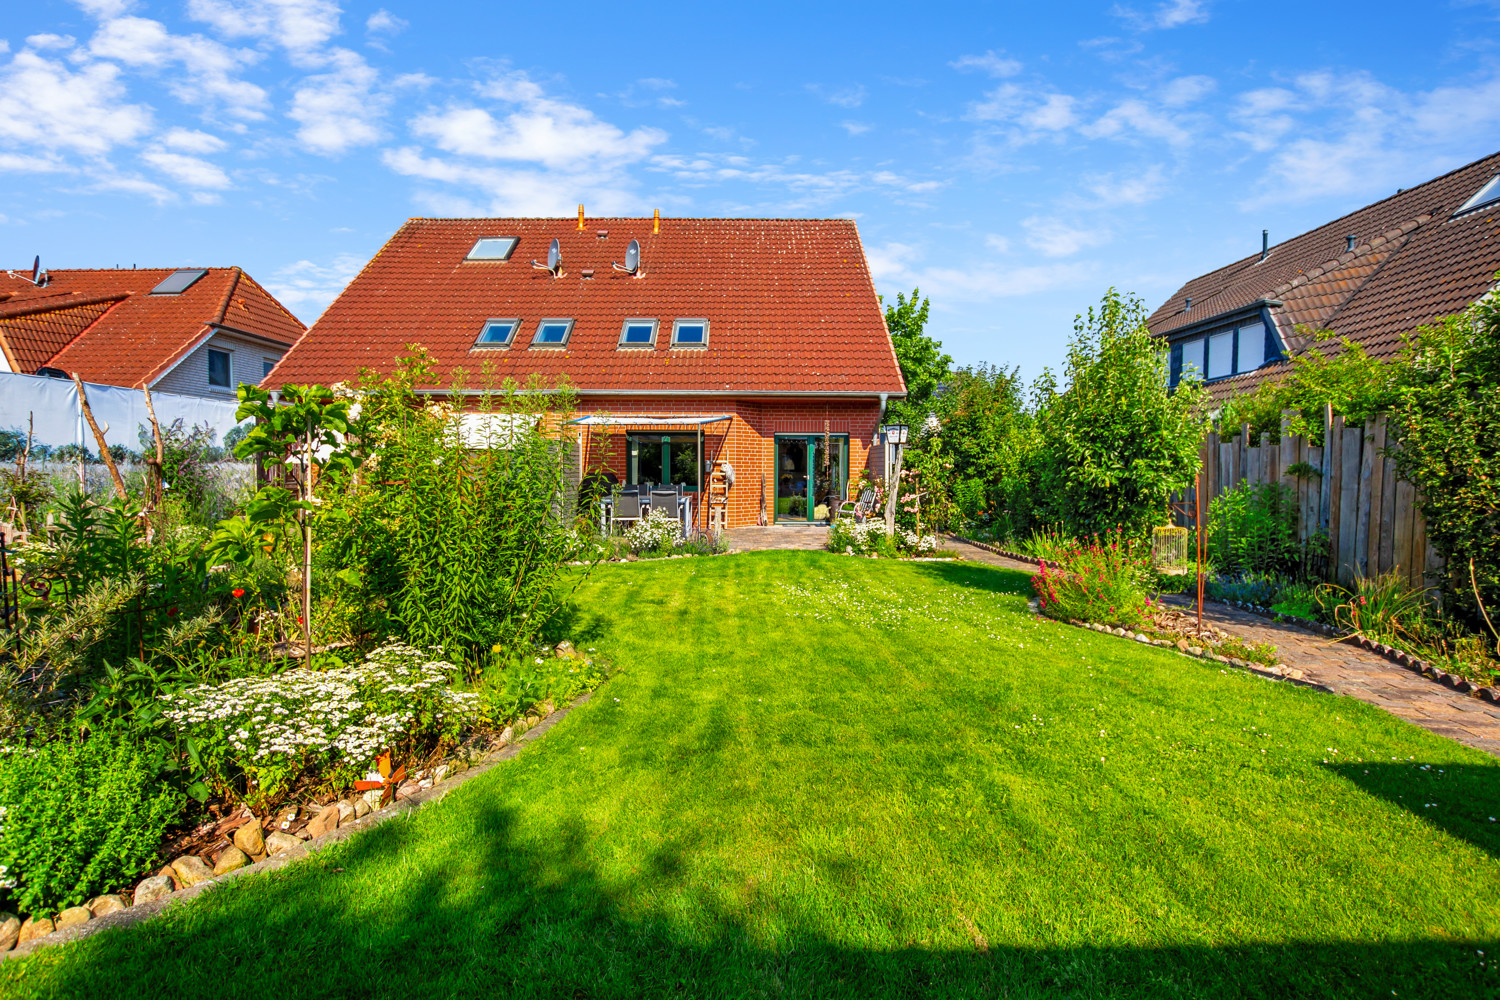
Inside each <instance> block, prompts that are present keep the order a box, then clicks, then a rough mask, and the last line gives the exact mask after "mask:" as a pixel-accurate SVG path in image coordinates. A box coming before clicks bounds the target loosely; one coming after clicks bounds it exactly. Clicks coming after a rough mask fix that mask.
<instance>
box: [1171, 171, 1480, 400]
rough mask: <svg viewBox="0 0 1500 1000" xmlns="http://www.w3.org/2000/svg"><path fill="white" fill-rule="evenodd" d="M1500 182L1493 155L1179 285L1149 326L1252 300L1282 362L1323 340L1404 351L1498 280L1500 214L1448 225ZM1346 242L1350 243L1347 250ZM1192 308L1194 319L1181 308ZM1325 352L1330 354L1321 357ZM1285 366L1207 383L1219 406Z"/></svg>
mask: <svg viewBox="0 0 1500 1000" xmlns="http://www.w3.org/2000/svg"><path fill="white" fill-rule="evenodd" d="M1497 174H1500V153H1495V154H1493V155H1491V156H1487V157H1485V158H1484V159H1481V160H1476V161H1475V162H1473V163H1470V164H1469V165H1467V166H1464V167H1460V168H1459V169H1457V170H1454V171H1452V172H1451V173H1447V174H1444V175H1443V176H1441V177H1438V178H1435V179H1434V180H1431V181H1428V182H1426V183H1425V184H1421V185H1418V186H1417V187H1414V188H1408V189H1407V190H1405V191H1401V192H1398V193H1397V194H1395V195H1392V196H1391V197H1389V198H1386V199H1383V200H1381V201H1378V202H1376V203H1375V204H1373V205H1368V206H1366V207H1364V208H1361V209H1359V210H1358V211H1356V212H1351V213H1350V214H1348V215H1346V216H1344V217H1342V218H1340V219H1336V220H1334V221H1333V222H1330V223H1328V224H1326V225H1323V226H1319V227H1318V228H1317V229H1313V230H1311V231H1309V232H1306V233H1303V234H1301V235H1300V236H1295V237H1293V238H1292V239H1290V240H1287V241H1286V242H1284V243H1279V244H1277V245H1276V246H1274V247H1272V248H1271V253H1270V256H1269V257H1267V258H1266V259H1265V260H1264V261H1262V260H1260V255H1259V254H1255V255H1252V256H1250V257H1246V258H1244V259H1242V260H1238V261H1235V262H1234V263H1233V264H1230V265H1228V266H1227V267H1222V268H1220V269H1219V270H1217V271H1211V272H1209V273H1208V274H1205V275H1202V276H1201V277H1197V278H1194V279H1193V280H1192V281H1189V282H1188V283H1187V284H1185V285H1183V286H1182V287H1181V288H1180V289H1178V290H1177V292H1176V293H1174V294H1173V295H1172V297H1171V298H1169V299H1168V300H1167V301H1166V303H1165V304H1164V305H1162V306H1161V308H1159V309H1157V310H1156V312H1154V313H1153V314H1152V315H1151V318H1150V319H1149V320H1147V326H1148V327H1149V328H1150V329H1151V331H1152V332H1153V333H1156V334H1159V335H1162V336H1170V335H1172V334H1173V333H1175V332H1177V331H1185V330H1187V329H1188V328H1190V327H1191V328H1194V329H1199V328H1201V329H1206V328H1207V327H1208V326H1209V325H1211V321H1212V320H1213V319H1214V318H1215V317H1219V316H1226V315H1227V314H1230V313H1234V312H1236V311H1237V310H1242V309H1246V308H1249V307H1251V306H1253V305H1254V304H1255V303H1257V302H1259V301H1261V300H1272V301H1274V302H1279V303H1280V305H1272V306H1270V312H1271V316H1272V318H1273V320H1274V321H1275V323H1276V329H1277V333H1279V334H1280V335H1281V339H1282V343H1284V344H1285V345H1286V348H1287V350H1288V352H1289V353H1292V354H1296V353H1298V352H1300V351H1303V350H1305V349H1306V348H1307V347H1308V346H1309V345H1310V344H1311V343H1313V337H1312V336H1311V333H1312V331H1315V330H1330V331H1332V332H1333V333H1335V334H1338V335H1342V336H1347V337H1349V338H1350V339H1351V340H1354V341H1356V342H1358V343H1360V344H1362V345H1363V346H1364V348H1365V349H1366V350H1367V351H1368V352H1369V353H1370V354H1371V355H1372V356H1374V357H1379V358H1388V357H1392V356H1394V355H1395V354H1396V353H1397V352H1399V351H1400V349H1401V338H1402V336H1403V335H1404V334H1406V333H1409V332H1411V331H1412V330H1415V329H1416V328H1417V327H1419V326H1422V325H1423V324H1425V323H1429V322H1431V321H1433V320H1434V319H1437V318H1439V317H1442V316H1447V315H1451V314H1453V313H1456V312H1461V311H1462V310H1463V309H1464V308H1466V307H1467V306H1468V305H1469V304H1470V303H1472V302H1473V301H1474V300H1476V299H1478V298H1479V297H1480V296H1482V295H1484V294H1485V293H1486V292H1487V291H1489V290H1490V288H1491V287H1492V286H1493V285H1494V284H1495V273H1496V271H1497V270H1500V204H1492V205H1490V206H1489V207H1488V208H1486V209H1483V210H1481V211H1477V212H1468V213H1465V214H1464V215H1461V216H1459V217H1457V218H1453V213H1454V212H1455V211H1456V210H1457V209H1458V208H1459V207H1460V206H1462V205H1463V204H1464V203H1465V202H1467V201H1468V200H1469V198H1470V197H1472V196H1473V195H1474V193H1475V192H1476V191H1478V190H1479V189H1480V188H1481V187H1483V186H1484V185H1485V183H1486V182H1488V181H1489V180H1490V178H1492V177H1495V176H1496V175H1497ZM1346 236H1353V237H1355V247H1354V250H1353V251H1352V252H1348V251H1346V250H1345V246H1346V240H1345V237H1346ZM1189 297H1190V298H1191V299H1192V300H1193V308H1192V310H1191V311H1188V310H1185V309H1184V308H1183V306H1184V300H1185V299H1186V298H1189ZM1320 350H1322V351H1323V352H1324V353H1331V350H1330V348H1329V347H1328V346H1326V345H1325V346H1323V347H1320ZM1286 367H1287V366H1286V365H1285V364H1271V365H1267V366H1265V367H1264V368H1261V369H1259V370H1257V371H1255V372H1250V373H1247V374H1244V375H1236V376H1234V377H1233V378H1227V379H1222V380H1218V381H1215V382H1211V383H1209V388H1210V390H1211V393H1212V395H1213V396H1214V397H1215V398H1216V399H1224V398H1228V397H1229V396H1232V395H1236V394H1238V393H1240V392H1244V391H1247V390H1249V389H1252V388H1254V387H1255V386H1256V385H1258V384H1260V383H1261V382H1263V381H1265V380H1266V379H1267V378H1268V377H1277V376H1279V374H1281V373H1282V372H1284V371H1285V370H1286Z"/></svg>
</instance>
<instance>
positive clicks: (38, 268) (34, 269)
mask: <svg viewBox="0 0 1500 1000" xmlns="http://www.w3.org/2000/svg"><path fill="white" fill-rule="evenodd" d="M41 279H42V255H41V254H37V255H36V260H33V261H32V262H31V283H32V284H33V285H34V284H36V283H37V282H38V281H40V280H41Z"/></svg>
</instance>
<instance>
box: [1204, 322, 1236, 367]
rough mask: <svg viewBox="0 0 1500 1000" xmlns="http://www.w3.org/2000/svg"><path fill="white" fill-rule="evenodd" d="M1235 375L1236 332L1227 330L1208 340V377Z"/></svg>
mask: <svg viewBox="0 0 1500 1000" xmlns="http://www.w3.org/2000/svg"><path fill="white" fill-rule="evenodd" d="M1233 374H1234V331H1233V330H1225V331H1224V332H1223V333H1216V334H1213V335H1212V336H1210V337H1209V338H1208V377H1209V378H1223V377H1224V376H1226V375H1233Z"/></svg>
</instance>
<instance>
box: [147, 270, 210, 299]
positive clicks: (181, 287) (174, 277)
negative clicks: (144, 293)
mask: <svg viewBox="0 0 1500 1000" xmlns="http://www.w3.org/2000/svg"><path fill="white" fill-rule="evenodd" d="M207 273H208V269H207V268H204V267H185V268H182V269H181V270H179V271H173V272H172V273H171V274H169V275H167V276H166V277H165V278H163V279H162V280H161V283H160V284H158V285H157V286H156V287H155V288H153V289H151V294H152V295H181V294H182V293H183V292H185V291H187V290H188V289H189V288H191V287H192V286H193V282H195V281H197V280H198V279H199V278H201V277H203V276H204V275H205V274H207Z"/></svg>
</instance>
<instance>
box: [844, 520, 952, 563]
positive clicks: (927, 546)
mask: <svg viewBox="0 0 1500 1000" xmlns="http://www.w3.org/2000/svg"><path fill="white" fill-rule="evenodd" d="M828 551H830V552H841V553H843V554H845V555H851V556H884V557H886V558H891V559H899V558H902V557H910V556H930V555H934V554H936V553H937V551H938V537H937V535H934V534H927V535H919V534H917V533H916V532H915V531H908V530H907V529H905V528H902V527H901V526H899V525H898V526H897V527H896V534H895V536H894V537H891V536H888V535H887V534H886V530H885V522H884V521H882V520H877V519H875V518H873V517H871V518H867V519H865V520H864V521H856V520H855V519H854V518H852V517H841V518H836V519H835V520H834V522H833V523H832V524H830V525H829V526H828Z"/></svg>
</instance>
